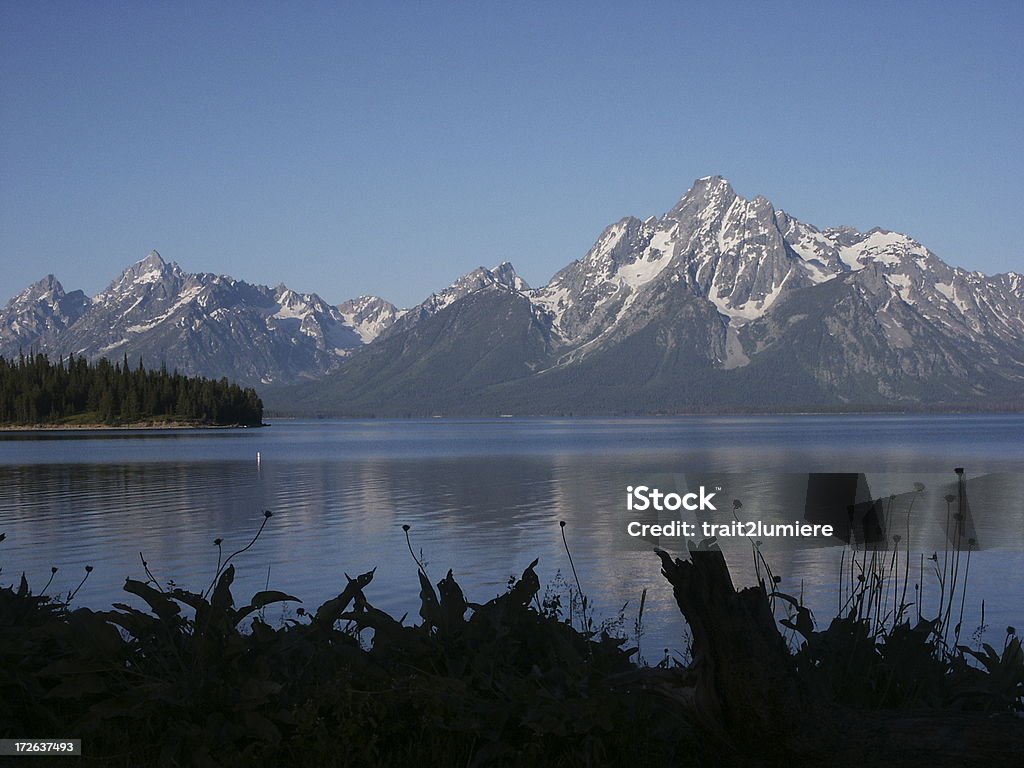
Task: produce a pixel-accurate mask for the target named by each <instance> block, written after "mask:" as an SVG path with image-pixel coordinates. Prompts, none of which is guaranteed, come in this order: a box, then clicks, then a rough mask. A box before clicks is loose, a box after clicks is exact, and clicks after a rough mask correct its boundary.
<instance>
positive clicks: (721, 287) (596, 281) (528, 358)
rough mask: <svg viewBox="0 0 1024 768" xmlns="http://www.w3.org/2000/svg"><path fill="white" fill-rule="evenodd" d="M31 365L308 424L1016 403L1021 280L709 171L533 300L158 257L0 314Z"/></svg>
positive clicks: (488, 284)
mask: <svg viewBox="0 0 1024 768" xmlns="http://www.w3.org/2000/svg"><path fill="white" fill-rule="evenodd" d="M30 349H32V350H37V349H38V350H42V351H45V352H47V353H49V354H50V355H51V356H57V355H67V354H72V353H73V354H80V355H87V356H89V357H98V356H102V355H106V356H110V357H116V358H120V357H122V355H127V356H128V358H129V360H131V361H132V362H133V363H134V362H135V361H136V360H137V359H139V358H140V357H141V358H142V359H143V360H144V361H145V362H146V364H147V365H148V366H158V365H160V364H161V363H165V364H166V365H167V366H168V368H177V369H179V370H180V371H182V372H184V373H190V374H202V375H206V376H213V377H220V376H228V377H229V378H233V379H237V380H238V381H240V382H243V383H246V384H255V385H258V386H261V393H262V394H263V395H264V399H265V400H266V401H267V403H268V406H269V407H271V408H274V407H277V408H280V409H284V410H290V411H295V412H305V413H323V414H348V415H369V414H376V415H428V414H481V415H487V414H496V413H545V414H551V413H595V414H596V413H652V412H682V411H694V410H697V411H700V410H747V409H775V408H781V409H790V408H832V407H860V406H866V407H871V406H891V405H897V406H907V407H915V406H935V405H940V406H941V405H943V404H945V405H950V406H964V405H967V406H970V405H976V406H979V407H1000V406H1008V407H1017V406H1019V405H1020V404H1021V401H1022V395H1024V278H1022V276H1021V275H1019V274H1016V273H1007V274H1002V275H995V276H985V275H983V274H981V273H979V272H968V271H965V270H962V269H958V268H954V267H950V266H948V265H947V264H945V263H944V262H943V261H941V260H940V259H939V258H938V257H936V256H935V255H934V254H933V253H931V252H930V251H929V250H928V249H927V248H925V247H924V246H923V245H922V244H920V243H918V242H917V241H915V240H913V239H912V238H910V237H908V236H906V235H902V234H899V233H896V232H889V231H885V230H880V229H873V230H871V231H869V232H858V231H856V230H853V229H850V228H845V227H840V228H834V229H824V230H819V229H816V228H815V227H813V226H810V225H808V224H806V223H803V222H801V221H799V220H797V219H795V218H793V217H791V216H790V215H788V214H786V213H785V212H783V211H781V210H777V209H775V208H774V206H773V205H772V203H770V202H769V201H768V200H766V199H765V198H763V197H755V198H753V199H752V200H746V199H744V198H742V197H740V196H738V195H737V194H736V193H735V192H734V191H733V189H732V188H731V186H730V185H729V183H728V182H727V181H726V180H725V179H723V178H721V177H718V176H712V177H705V178H702V179H698V180H697V181H696V182H694V184H693V186H692V187H691V189H690V190H689V191H688V192H687V193H686V194H685V195H684V196H683V198H682V199H681V200H680V201H679V202H678V203H677V204H676V206H675V207H673V208H672V209H671V210H670V211H669V212H668V213H666V214H665V215H664V216H662V217H661V218H655V217H651V218H648V219H646V220H640V219H638V218H635V217H626V218H624V219H622V220H620V221H618V222H616V223H614V224H612V225H611V226H609V227H608V228H607V229H606V230H605V231H604V232H603V233H602V234H601V236H600V237H599V238H598V240H597V242H596V243H595V244H594V246H593V247H592V248H591V250H590V251H589V252H588V253H587V254H586V255H585V256H584V257H583V258H581V259H579V260H577V261H574V262H572V263H571V264H569V265H568V266H566V267H565V268H564V269H562V270H561V271H559V272H558V273H557V274H555V276H554V277H553V278H552V279H551V280H550V282H549V283H548V284H547V285H545V286H542V287H539V288H530V287H529V286H527V284H526V283H525V282H524V281H523V280H522V278H520V277H519V276H518V275H517V274H516V272H515V269H514V268H513V267H512V265H511V264H509V263H503V264H501V265H499V266H498V267H495V268H493V269H484V268H482V267H481V268H479V269H476V270H474V271H472V272H470V273H468V274H467V275H465V276H464V277H462V278H460V279H459V280H458V281H456V282H455V283H454V284H453V285H451V286H449V287H448V288H446V289H444V290H442V291H439V292H438V293H435V294H433V295H431V296H430V297H428V298H427V299H426V300H425V301H424V302H423V303H421V304H420V305H419V306H417V307H413V308H411V309H404V310H399V309H397V308H395V307H394V306H393V305H391V304H389V303H388V302H387V301H385V300H383V299H380V298H378V297H360V298H358V299H354V300H351V301H346V302H344V303H343V304H341V305H338V306H332V305H330V304H328V303H327V302H326V301H324V300H323V299H321V298H320V297H319V296H317V295H316V294H298V293H296V292H294V291H291V290H289V289H288V288H286V287H285V286H283V285H281V286H278V287H276V288H273V289H271V288H267V287H264V286H256V285H250V284H248V283H245V282H242V281H239V280H234V279H232V278H229V277H224V276H217V275H212V274H187V273H184V272H183V271H182V270H181V269H180V268H179V267H178V266H177V265H176V264H168V263H166V262H164V260H163V259H162V258H160V256H159V255H158V254H156V253H155V252H153V253H151V254H150V255H149V256H147V257H146V258H145V259H144V260H142V261H140V262H139V263H137V264H135V265H133V266H131V267H129V268H128V269H127V270H125V272H124V273H123V274H122V275H121V276H120V277H119V278H117V279H116V280H114V281H113V282H112V283H111V284H110V286H109V287H108V288H107V289H106V290H105V291H103V292H102V293H101V294H99V295H98V296H96V297H94V298H92V299H90V298H87V297H86V296H85V295H84V294H82V292H81V291H74V292H71V293H65V291H64V290H63V288H62V286H61V285H60V283H59V282H57V280H56V279H55V278H53V276H47V277H46V278H44V279H43V280H41V281H40V282H38V283H36V284H35V285H33V286H30V287H29V288H28V289H26V290H25V291H23V292H22V293H21V294H19V295H18V296H16V297H15V298H14V299H12V300H11V302H10V303H9V304H8V305H7V306H6V307H5V308H4V309H3V310H0V354H2V355H6V356H12V355H17V354H18V351H19V350H26V351H27V350H30ZM299 382H305V383H299ZM288 385H296V386H288Z"/></svg>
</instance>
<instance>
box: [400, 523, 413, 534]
mask: <svg viewBox="0 0 1024 768" xmlns="http://www.w3.org/2000/svg"><path fill="white" fill-rule="evenodd" d="M410 528H412V526H411V525H409V524H408V523H405V524H404V525H403V526H402V530H403V531H405V532H406V533H408V532H409V529H410Z"/></svg>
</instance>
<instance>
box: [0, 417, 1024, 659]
mask: <svg viewBox="0 0 1024 768" xmlns="http://www.w3.org/2000/svg"><path fill="white" fill-rule="evenodd" d="M1022 426H1024V419H1022V418H1020V417H1002V416H1000V417H971V418H966V419H965V418H963V417H959V418H957V419H953V418H950V417H844V418H842V419H837V418H824V417H792V418H760V419H739V418H736V419H703V418H702V419H637V420H589V421H587V420H584V421H574V420H539V419H538V420H494V421H487V420H465V421H444V420H442V421H426V422H376V421H367V422H308V423H302V422H285V423H282V424H278V425H275V426H274V427H272V428H270V429H267V430H247V431H218V432H175V433H159V434H157V433H142V434H139V433H133V434H120V433H74V434H71V435H64V434H63V433H62V434H53V433H48V434H45V435H42V436H30V435H25V434H18V435H14V436H4V437H3V438H0V531H4V532H6V533H7V536H8V540H7V541H6V542H4V544H3V545H0V546H2V548H0V566H3V568H4V571H3V573H2V574H0V581H2V582H5V583H6V582H10V581H13V580H15V579H16V578H17V576H18V575H19V574H20V572H21V570H24V571H25V572H26V574H27V576H28V578H29V579H30V581H31V583H33V584H35V585H41V584H42V583H44V582H45V581H46V579H47V578H48V577H49V571H50V566H51V565H57V566H59V567H60V568H61V570H60V572H59V573H58V575H57V578H56V579H55V581H54V584H55V585H56V587H57V588H58V589H59V590H63V591H67V590H70V589H72V588H73V587H74V586H75V585H76V584H77V583H78V581H79V580H80V578H81V575H82V568H83V567H84V566H85V565H86V564H91V565H93V566H95V571H94V572H93V574H92V576H91V577H90V581H89V583H88V585H87V587H86V588H85V589H84V590H83V591H82V592H81V593H80V594H79V598H78V599H79V601H80V602H82V603H84V604H89V605H93V606H106V605H109V604H110V603H111V602H113V601H114V600H125V598H126V597H127V596H126V595H125V594H124V593H123V592H122V591H121V585H122V584H123V581H124V579H125V577H128V576H131V577H134V578H137V577H139V576H140V575H141V572H142V567H141V562H140V553H143V554H144V556H145V558H146V560H147V561H148V562H149V564H150V567H151V569H152V570H153V571H154V572H155V574H156V576H157V577H158V578H160V579H163V580H166V579H169V578H174V579H176V580H177V581H178V582H179V583H180V584H181V585H183V586H188V587H191V588H196V589H201V588H203V587H205V586H206V585H207V584H208V583H209V581H210V579H211V578H212V574H213V571H214V569H215V565H216V549H215V547H214V546H213V544H212V542H213V539H214V538H217V537H222V538H223V539H224V542H225V543H224V546H225V551H231V550H233V549H236V548H239V547H242V546H244V545H245V544H246V543H247V542H248V540H249V538H250V537H251V536H252V534H253V533H254V532H255V530H256V529H257V528H258V526H259V523H260V522H261V519H262V516H261V511H262V510H263V509H271V510H273V511H274V517H273V519H272V520H271V523H270V525H269V526H268V528H267V530H266V532H265V533H264V536H263V537H262V538H261V540H260V542H259V543H258V544H257V545H256V546H255V547H253V549H252V550H250V551H249V552H247V553H245V555H244V556H242V558H240V560H239V561H238V565H239V575H238V579H237V584H238V587H237V589H238V592H237V593H236V594H238V595H245V594H246V593H247V592H250V591H256V590H258V589H263V588H264V587H265V586H266V585H267V583H268V582H269V583H270V585H271V586H272V587H274V588H278V589H283V590H285V591H287V592H290V593H292V594H297V595H299V596H301V597H303V598H304V599H305V600H306V601H307V604H312V605H313V606H315V605H316V604H318V603H319V602H320V601H322V600H324V599H326V598H328V597H330V596H333V595H334V594H336V593H337V592H338V591H340V589H341V587H342V586H343V584H344V575H343V574H344V573H346V572H347V573H349V574H355V573H357V572H362V571H365V570H369V569H370V568H373V567H375V566H376V567H378V570H377V576H376V578H375V580H374V582H373V585H372V586H371V588H370V590H369V595H368V596H369V597H370V599H371V600H372V601H374V602H375V603H376V604H378V605H379V606H380V607H382V608H384V609H386V610H389V611H393V612H396V613H398V614H399V615H400V614H401V613H404V612H409V613H410V614H411V615H415V613H416V609H417V607H418V606H417V601H416V595H417V593H418V588H417V586H416V577H415V571H416V566H415V564H414V563H413V561H412V559H411V558H410V556H409V553H408V551H407V549H406V543H405V538H404V535H403V533H402V530H401V526H402V524H403V523H406V524H409V525H411V526H412V532H411V534H412V540H413V544H414V546H415V547H416V548H417V549H422V552H423V556H424V558H425V559H426V561H427V569H428V571H429V572H430V575H431V576H432V577H433V579H434V580H435V581H436V580H438V579H440V578H441V577H442V576H443V575H444V573H445V572H446V571H447V569H448V568H449V567H452V568H453V569H454V570H455V573H456V577H457V578H459V579H460V581H461V582H462V584H463V586H464V588H465V589H466V591H467V593H468V596H469V598H470V599H471V600H474V601H483V600H486V599H488V598H490V597H492V596H494V595H495V594H497V593H499V592H500V591H502V589H503V588H504V585H505V582H506V580H507V578H508V576H509V575H510V574H518V573H520V572H521V571H522V569H523V567H525V565H526V564H528V563H529V561H530V560H532V559H533V558H534V557H539V558H540V566H539V568H538V572H539V573H540V575H541V576H542V578H543V579H545V580H551V579H552V578H553V577H554V575H555V573H556V571H558V570H562V571H566V570H567V568H568V561H567V559H566V556H565V552H564V550H563V546H562V540H561V532H560V529H559V527H558V521H559V520H565V521H566V522H567V528H566V533H567V536H568V538H569V541H570V545H571V547H572V551H573V557H574V559H575V562H576V566H577V569H578V571H579V573H580V578H581V580H582V582H583V585H584V588H585V589H586V590H587V591H588V592H589V593H590V595H591V597H592V598H594V599H595V600H596V601H597V604H598V605H597V607H598V611H599V612H601V613H604V614H606V615H608V614H612V613H615V612H617V611H618V610H619V609H620V608H621V606H622V605H623V603H625V602H626V601H632V607H630V608H629V611H630V612H632V611H635V606H636V601H637V600H638V598H639V595H640V593H641V591H642V590H643V589H644V588H648V589H649V592H648V602H647V624H648V628H649V630H650V631H651V635H650V636H649V638H648V643H649V646H650V647H658V646H663V645H672V646H678V645H679V640H678V637H679V633H680V632H681V629H682V622H681V620H680V618H679V616H678V611H677V610H676V608H675V606H674V604H673V602H672V596H671V591H670V590H669V589H668V588H667V586H666V585H664V584H663V583H662V579H661V577H660V575H659V569H658V564H657V560H656V558H655V557H654V556H653V554H652V553H651V549H652V546H653V545H652V542H649V541H643V540H640V541H637V540H633V539H630V538H629V537H627V536H626V535H625V532H624V529H625V523H626V522H627V519H626V518H627V516H626V513H625V511H624V489H625V486H626V485H628V484H636V483H638V482H640V481H641V480H642V479H644V478H655V480H652V482H656V481H657V478H671V479H672V481H673V482H676V483H681V484H682V485H687V486H690V485H696V484H706V485H708V487H721V488H722V490H721V491H720V494H721V496H720V498H721V499H723V500H725V501H726V502H727V503H728V502H731V499H732V498H741V499H743V504H744V506H743V512H744V513H745V514H748V515H750V516H757V517H760V518H763V519H765V520H775V519H777V520H791V519H792V517H793V515H794V510H798V509H800V508H801V507H800V506H799V505H800V500H799V499H800V493H802V492H803V489H805V487H806V481H805V484H804V486H803V487H801V486H800V485H799V482H796V485H795V486H793V485H792V482H791V481H792V478H795V477H804V478H806V474H801V473H807V472H811V471H815V472H824V471H832V472H836V471H843V472H851V471H852V472H865V473H867V474H866V477H867V478H868V482H869V484H870V485H871V490H872V495H873V496H878V497H884V498H888V497H889V496H890V495H892V494H905V493H907V492H908V489H912V487H913V481H918V480H919V481H920V482H922V483H923V484H924V485H925V488H926V491H924V492H922V494H921V495H920V498H919V500H918V501H916V502H915V507H914V510H915V511H914V512H913V513H912V514H911V515H910V522H911V528H912V532H913V533H912V535H913V541H914V542H915V546H916V547H919V548H921V549H922V550H923V549H932V548H939V547H941V546H942V544H943V541H942V535H943V528H942V522H943V520H944V518H943V515H944V511H943V510H944V504H943V503H942V498H943V496H944V495H945V493H946V492H947V489H948V487H949V486H950V484H951V483H952V482H953V480H954V478H953V476H952V475H951V472H950V470H951V468H952V467H953V466H954V465H960V464H966V465H967V466H968V468H969V472H970V475H971V477H972V478H974V479H973V480H972V481H971V483H972V485H971V486H970V489H971V491H970V493H971V496H970V498H971V504H972V511H973V512H974V513H975V515H976V519H977V521H978V527H977V530H976V535H977V537H978V540H979V541H980V542H981V543H982V544H983V545H984V547H985V551H983V552H981V553H979V554H978V555H977V556H976V557H975V559H974V560H972V585H971V592H970V593H969V597H968V604H969V605H970V604H971V603H974V605H975V608H976V607H977V606H978V604H979V603H980V600H981V598H982V597H984V598H985V599H986V613H987V616H988V621H989V624H991V625H992V626H995V627H998V626H1000V625H1002V626H1005V625H1006V624H1015V625H1019V624H1020V623H1022V621H1024V615H1021V614H1020V599H1019V588H1020V579H1019V576H1018V574H1020V573H1021V566H1022V565H1024V556H1022V554H1021V552H1022V551H1024V505H1021V504H1020V502H1019V500H1020V499H1022V498H1024V485H1022V483H1021V478H1022V477H1024V472H1022V469H1024V441H1021V440H1020V435H1021V427H1022ZM840 432H841V435H842V436H841V437H838V435H839V434H840ZM257 452H259V453H260V456H261V461H260V462H259V463H257V462H256V454H257ZM985 474H988V476H987V477H979V475H985ZM784 475H785V476H786V477H788V478H789V480H787V481H786V482H782V481H780V477H783V476H784ZM793 487H796V488H797V489H798V491H800V493H796V495H795V496H794V491H793ZM795 498H796V501H794V499H795ZM891 513H892V514H891V520H890V523H891V525H892V526H893V527H894V528H893V529H894V530H903V529H904V528H905V526H906V523H907V521H908V518H907V516H906V515H905V514H904V513H902V512H901V511H900V509H898V508H896V509H893V510H891ZM705 517H706V519H712V518H711V517H710V516H705ZM660 543H661V544H662V545H665V543H664V542H660ZM833 543H834V542H833ZM675 544H678V542H675ZM824 544H825V543H824V542H821V541H809V542H802V543H801V544H800V545H799V546H793V545H792V542H789V543H787V542H781V541H767V542H765V543H764V545H763V546H764V549H765V552H766V556H767V557H768V558H769V560H770V561H771V562H772V564H773V568H774V569H775V572H776V573H778V574H779V575H781V577H782V579H783V582H782V584H783V587H785V588H788V589H789V590H790V591H792V592H794V593H796V592H800V591H803V592H804V594H805V596H806V597H807V599H808V601H809V602H810V603H811V604H812V606H814V607H815V609H816V610H817V612H818V613H819V614H821V615H824V614H826V613H827V611H828V610H831V609H834V606H833V605H832V603H833V602H834V600H835V592H834V588H835V584H836V579H837V574H838V563H839V557H840V552H839V550H838V549H837V548H836V547H834V546H825V545H824ZM722 546H723V549H725V551H726V554H727V557H728V558H729V561H730V564H731V566H732V567H733V569H734V571H735V573H736V581H737V583H741V584H745V583H751V582H752V581H753V566H752V560H751V557H750V545H749V542H747V541H746V540H745V539H735V540H723V541H722ZM912 562H916V560H913V561H912ZM965 626H972V627H973V625H969V623H968V619H967V618H965Z"/></svg>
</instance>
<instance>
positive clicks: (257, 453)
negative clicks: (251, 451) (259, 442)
mask: <svg viewBox="0 0 1024 768" xmlns="http://www.w3.org/2000/svg"><path fill="white" fill-rule="evenodd" d="M259 466H260V452H259V451H256V467H257V468H259Z"/></svg>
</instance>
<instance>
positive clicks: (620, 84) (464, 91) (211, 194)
mask: <svg viewBox="0 0 1024 768" xmlns="http://www.w3.org/2000/svg"><path fill="white" fill-rule="evenodd" d="M725 5H726V6H727V7H724V8H723V7H717V6H718V4H717V3H711V2H708V3H688V2H678V3H636V2H634V3H625V2H623V3H606V2H599V1H598V0H590V1H589V2H582V3H575V2H536V3H534V2H513V3H508V2H502V3H497V2H493V3H492V2H472V3H470V2H458V3H455V2H451V3H427V2H409V3H394V4H391V3H381V2H345V3H342V2H334V3H326V2H325V3H309V2H305V3H284V2H281V3H235V2H217V3H184V2H179V3H168V4H160V3H135V2H126V3H118V4H112V3H106V2H99V1H96V2H74V3H51V2H14V1H13V0H12V1H9V2H5V3H4V4H3V6H2V8H0V109H2V112H0V294H2V296H0V303H2V302H5V301H6V300H7V298H9V297H10V296H12V295H13V294H15V293H16V292H18V291H20V290H21V289H22V288H24V287H25V286H26V285H27V284H28V283H30V282H32V281H34V280H36V279H38V278H39V277H41V276H43V275H44V274H46V273H47V272H53V273H55V274H56V275H57V276H58V277H59V278H60V279H61V281H62V282H63V283H64V285H65V287H66V288H67V289H68V290H71V289H73V288H82V289H83V290H85V291H86V292H87V293H89V294H94V293H96V292H98V291H99V290H101V289H102V288H103V287H104V286H105V285H106V283H107V282H108V281H109V280H110V279H112V278H113V277H115V276H116V275H117V274H118V273H119V272H120V270H121V269H122V268H123V267H124V266H126V265H127V264H129V263H131V262H134V261H136V260H138V259H140V258H142V257H143V256H145V254H146V253H147V252H148V251H149V250H150V249H152V248H156V249H157V250H159V251H160V252H161V253H162V254H163V256H164V257H165V258H166V259H168V260H174V261H177V262H179V263H180V264H181V265H182V267H184V268H185V269H186V270H189V271H209V272H220V273H228V274H231V275H233V276H235V277H238V278H241V279H245V280H249V281H251V282H260V283H265V284H270V285H274V284H276V283H278V282H282V281H283V282H285V283H287V284H288V285H289V286H291V287H293V288H296V289H299V290H305V291H316V292H318V293H320V294H321V295H322V296H323V297H324V298H325V299H327V300H329V301H331V302H334V303H337V302H340V301H342V300H344V299H346V298H350V297H353V296H356V295H358V294H363V293H375V294H378V295H382V296H384V297H385V298H388V299H390V300H392V301H394V302H396V303H398V304H400V305H409V304H412V303H415V302H418V301H420V300H422V299H423V298H424V297H425V296H426V295H428V294H429V293H430V292H431V291H433V290H437V289H440V288H442V287H444V286H445V285H446V284H447V283H449V282H450V281H451V280H453V279H454V278H455V277H457V276H458V275H460V274H462V273H463V272H466V271H468V270H470V269H472V268H474V267H476V266H478V265H488V266H490V265H493V264H495V263H498V262H500V261H503V260H510V261H512V262H513V263H514V264H515V265H516V267H517V269H518V270H519V272H520V273H521V274H522V275H523V276H524V278H525V279H526V280H527V281H529V282H530V283H531V284H542V283H544V282H546V281H547V280H548V279H549V278H550V276H551V275H552V274H553V273H554V272H555V271H556V270H557V269H559V268H561V267H562V266H564V265H565V264H567V263H568V262H570V261H571V260H572V259H574V258H578V257H580V256H582V255H583V253H585V252H586V250H587V248H589V246H590V245H591V244H592V242H593V241H594V240H595V239H596V237H597V236H598V234H599V233H600V231H601V230H602V229H603V228H604V227H605V226H606V225H607V224H609V223H611V222H613V221H616V220H618V219H619V218H621V217H622V216H625V215H628V214H635V215H640V216H647V215H651V214H658V215H660V214H661V213H663V212H664V211H666V210H668V209H669V208H671V207H672V205H673V204H674V203H675V201H676V200H677V199H678V197H679V196H680V195H681V194H682V193H683V192H685V191H686V189H687V188H688V187H689V185H690V183H691V182H692V180H693V179H694V178H697V177H699V176H704V175H708V174H722V175H724V176H726V177H727V178H729V179H730V180H731V181H732V182H733V185H734V187H735V188H736V190H737V191H738V192H739V193H740V194H742V195H745V196H747V197H752V196H754V195H756V194H763V195H765V196H767V197H768V198H769V199H771V200H772V201H773V202H774V203H775V204H776V206H778V207H780V208H783V209H785V210H787V211H789V212H791V213H792V214H794V215H796V216H797V217H799V218H801V219H803V220H805V221H808V222H810V223H812V224H816V225H818V226H831V225H835V224H850V225H853V226H856V227H859V228H863V229H866V228H870V227H872V226H882V227H886V228H889V229H897V230H900V231H903V232H907V233H909V234H911V235H913V236H914V237H916V238H918V239H919V240H921V241H922V242H923V243H924V244H925V245H927V246H928V247H930V248H931V249H932V250H933V251H935V252H936V253H937V254H938V255H939V256H940V257H941V258H943V259H945V260H946V261H947V262H950V263H952V264H958V265H962V266H965V267H969V268H972V269H980V270H982V271H985V272H989V273H991V272H999V271H1006V270H1009V269H1016V270H1021V269H1022V268H1024V258H1022V255H1024V249H1022V247H1021V240H1020V227H1021V221H1022V219H1021V214H1022V212H1024V206H1022V199H1024V161H1022V156H1024V152H1022V150H1024V146H1022V144H1024V125H1022V115H1024V43H1022V40H1024V10H1022V9H1024V3H1021V2H1019V0H1017V1H1016V2H1008V3H998V2H988V3H984V2H983V3H977V4H968V3H962V2H956V3H940V2H928V3H915V2H899V3H881V4H869V3H846V2H844V3H836V4H828V3H824V4H823V3H817V2H816V3H787V2H778V3H765V2H750V3H746V2H735V3H728V4H725Z"/></svg>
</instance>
